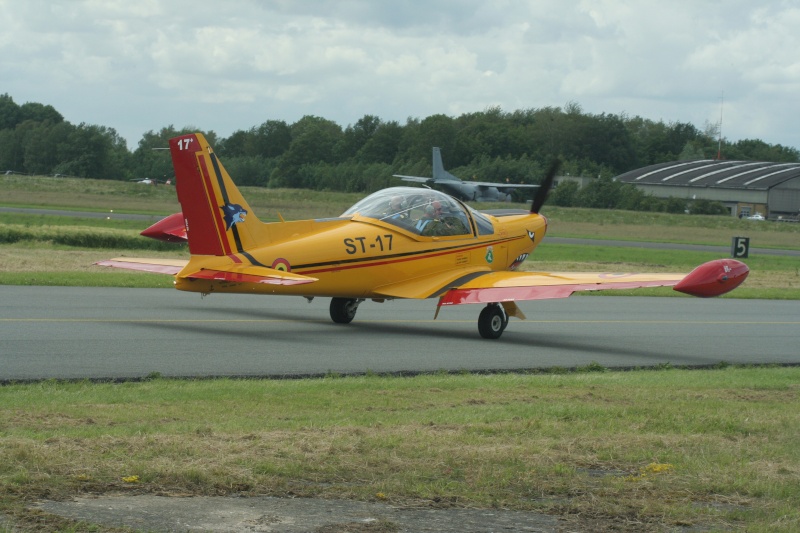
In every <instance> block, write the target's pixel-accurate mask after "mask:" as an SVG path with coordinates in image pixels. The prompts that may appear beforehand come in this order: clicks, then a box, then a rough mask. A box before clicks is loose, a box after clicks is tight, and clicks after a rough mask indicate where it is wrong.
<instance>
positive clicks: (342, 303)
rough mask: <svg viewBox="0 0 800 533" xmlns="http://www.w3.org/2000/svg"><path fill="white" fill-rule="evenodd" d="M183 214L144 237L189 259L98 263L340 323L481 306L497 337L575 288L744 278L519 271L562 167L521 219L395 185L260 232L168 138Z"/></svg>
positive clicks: (210, 158) (237, 200) (204, 151)
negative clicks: (324, 309) (378, 308)
mask: <svg viewBox="0 0 800 533" xmlns="http://www.w3.org/2000/svg"><path fill="white" fill-rule="evenodd" d="M169 148H170V152H171V154H172V162H173V165H174V167H175V177H176V189H177V193H178V200H179V201H180V204H181V208H182V214H175V215H172V216H171V217H167V218H166V219H164V220H163V221H161V222H158V223H156V224H154V225H153V226H152V227H150V228H148V229H147V230H145V231H144V232H143V234H144V235H147V236H149V237H154V238H160V239H164V240H169V241H173V242H180V241H183V240H188V243H189V252H190V259H189V260H188V261H186V260H164V259H136V258H124V257H123V258H116V259H111V260H108V261H102V262H100V263H98V264H99V265H102V266H112V267H120V268H127V269H133V270H144V271H149V272H158V273H165V274H172V275H174V276H175V282H174V283H175V288H176V289H179V290H183V291H192V292H199V293H203V294H210V293H246V294H252V293H258V294H276V295H293V296H303V297H305V298H307V299H309V301H310V300H312V299H313V298H315V297H318V296H319V297H330V298H331V303H330V316H331V319H332V320H333V321H334V322H337V323H341V324H347V323H350V322H351V321H352V320H353V318H354V317H355V314H356V310H357V308H358V306H359V304H360V303H361V302H363V301H365V300H367V299H370V300H373V301H376V302H383V301H386V300H392V299H400V298H415V299H426V298H436V299H438V305H437V307H436V313H435V314H434V317H433V318H434V319H435V318H436V317H437V316H438V314H439V311H440V309H441V308H442V307H444V306H450V305H459V304H483V305H484V306H485V307H484V308H483V310H482V311H481V313H480V316H479V318H478V331H479V333H480V335H481V336H482V337H484V338H487V339H497V338H499V337H500V336H501V335H502V333H503V331H504V330H505V328H506V326H507V324H508V320H509V317H512V316H513V317H517V318H520V319H524V318H525V315H524V314H523V313H522V311H521V310H520V309H519V307H517V303H516V302H518V301H522V300H539V299H547V298H565V297H567V296H569V295H570V294H572V293H573V292H575V291H585V290H599V289H627V288H638V287H655V286H674V289H675V290H679V291H681V292H685V293H688V294H692V295H695V296H701V297H708V296H717V295H720V294H724V293H726V292H728V291H730V290H732V289H734V288H736V287H737V286H738V285H739V284H741V283H742V281H744V279H745V278H746V277H747V275H748V272H749V270H748V268H747V266H746V265H745V264H743V263H741V262H739V261H736V260H733V259H718V260H715V261H709V262H708V263H704V264H703V265H701V266H699V267H697V268H696V269H694V270H693V271H692V272H691V273H689V274H688V275H687V274H646V273H580V272H524V271H517V270H516V269H517V267H519V266H520V265H521V264H522V263H523V262H524V261H525V260H526V259H527V258H528V256H529V254H530V253H531V252H532V251H533V250H534V248H536V246H537V245H538V244H539V243H541V242H542V239H543V238H544V235H545V232H546V231H547V219H546V218H545V217H544V216H542V215H540V214H539V210H540V209H541V207H542V204H544V201H545V198H546V195H547V190H548V189H549V188H550V187H551V186H552V182H553V178H554V177H555V174H556V171H557V167H558V164H557V163H554V164H553V165H552V166H551V168H550V169H549V171H548V173H547V175H546V177H545V179H544V180H543V182H542V184H541V187H540V188H539V189H537V193H536V196H535V197H534V199H533V201H532V203H531V209H530V211H527V210H498V211H486V212H478V211H476V210H475V209H472V208H471V207H469V206H467V205H466V204H464V203H462V202H460V201H458V200H456V199H454V198H453V197H451V196H448V195H446V194H444V193H442V192H439V191H434V190H429V189H423V188H416V187H392V188H389V189H384V190H381V191H378V192H376V193H374V194H371V195H369V196H367V197H366V198H364V199H363V200H361V201H359V202H358V203H356V204H355V205H353V206H352V207H351V208H350V209H348V210H347V211H345V212H344V213H343V214H342V215H341V216H339V217H337V218H332V219H317V220H299V221H283V220H281V221H280V222H273V223H264V222H261V221H260V220H259V219H258V218H257V217H256V215H255V213H253V210H252V209H251V208H250V206H249V205H248V204H247V201H246V200H245V199H244V197H242V195H241V193H240V192H239V189H237V187H236V185H234V183H233V181H232V180H231V178H230V176H229V175H228V173H227V172H226V171H225V169H224V168H223V166H222V163H221V162H220V161H219V159H218V158H217V156H216V154H215V153H214V151H213V150H212V148H211V146H209V144H208V143H207V142H206V139H205V138H204V137H203V135H202V134H200V133H194V134H190V135H183V136H180V137H176V138H174V139H171V140H170V141H169Z"/></svg>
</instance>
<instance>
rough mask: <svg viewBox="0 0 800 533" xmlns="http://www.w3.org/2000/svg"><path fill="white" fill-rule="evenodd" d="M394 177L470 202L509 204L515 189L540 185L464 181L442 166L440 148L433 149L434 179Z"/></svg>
mask: <svg viewBox="0 0 800 533" xmlns="http://www.w3.org/2000/svg"><path fill="white" fill-rule="evenodd" d="M393 177H395V178H400V179H402V180H403V181H413V182H415V183H422V184H424V185H427V186H428V187H438V188H440V189H442V190H443V191H444V192H446V193H447V194H449V195H450V196H454V197H456V198H458V199H459V200H462V201H465V202H468V201H470V200H474V201H477V202H508V201H510V200H511V192H512V191H514V190H515V189H533V188H537V187H539V186H538V185H529V184H526V183H492V182H485V181H464V180H462V179H460V178H457V177H455V176H453V175H452V174H450V173H449V172H447V171H446V170H445V169H444V164H442V151H441V150H440V149H439V147H438V146H434V147H433V177H432V178H425V177H422V176H403V175H401V174H394V175H393Z"/></svg>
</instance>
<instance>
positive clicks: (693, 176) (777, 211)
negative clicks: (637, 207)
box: [615, 159, 800, 220]
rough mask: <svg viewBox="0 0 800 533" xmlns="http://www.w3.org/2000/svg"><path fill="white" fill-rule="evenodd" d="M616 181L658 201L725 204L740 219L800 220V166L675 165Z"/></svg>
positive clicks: (739, 163)
mask: <svg viewBox="0 0 800 533" xmlns="http://www.w3.org/2000/svg"><path fill="white" fill-rule="evenodd" d="M615 179H617V180H619V181H621V182H624V183H632V184H633V185H636V186H637V187H639V188H640V189H642V190H643V191H644V192H646V193H648V194H650V195H652V196H655V197H657V198H670V197H672V198H686V199H697V200H700V199H704V200H712V201H717V202H721V203H722V204H723V205H725V206H726V207H727V208H728V209H729V210H730V212H731V215H733V216H738V217H746V216H750V215H754V214H756V213H760V214H762V215H764V217H766V218H768V219H770V220H797V218H798V214H800V163H769V162H763V161H725V160H718V159H702V160H695V161H673V162H671V163H660V164H658V165H651V166H649V167H644V168H640V169H637V170H632V171H630V172H626V173H625V174H621V175H619V176H617V177H616V178H615Z"/></svg>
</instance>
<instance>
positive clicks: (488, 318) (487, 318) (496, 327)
mask: <svg viewBox="0 0 800 533" xmlns="http://www.w3.org/2000/svg"><path fill="white" fill-rule="evenodd" d="M507 325H508V315H507V314H506V311H505V309H503V306H502V305H500V304H488V305H487V306H486V307H484V308H483V311H481V314H480V316H479V317H478V332H479V333H480V334H481V337H483V338H484V339H499V338H500V335H502V334H503V331H505V329H506V326H507Z"/></svg>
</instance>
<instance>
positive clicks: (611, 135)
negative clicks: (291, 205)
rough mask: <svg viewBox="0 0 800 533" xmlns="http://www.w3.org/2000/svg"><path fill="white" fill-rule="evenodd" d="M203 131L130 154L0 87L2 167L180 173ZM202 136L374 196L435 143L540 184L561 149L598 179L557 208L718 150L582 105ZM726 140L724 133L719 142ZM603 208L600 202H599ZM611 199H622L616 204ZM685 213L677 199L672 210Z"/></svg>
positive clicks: (265, 163)
mask: <svg viewBox="0 0 800 533" xmlns="http://www.w3.org/2000/svg"><path fill="white" fill-rule="evenodd" d="M193 131H203V130H202V129H196V128H194V127H190V128H183V129H176V128H175V127H174V126H172V125H170V126H166V127H164V128H162V129H161V130H160V131H157V132H155V131H152V130H151V131H148V132H146V133H145V134H144V135H143V136H142V139H141V140H140V141H139V143H138V146H137V147H136V148H135V149H134V150H132V151H131V150H129V149H128V147H127V145H126V142H125V140H124V139H122V138H121V137H120V136H119V135H118V134H117V132H116V131H115V130H114V129H113V128H110V127H106V126H98V125H91V124H85V123H81V124H78V125H74V124H71V123H70V122H68V121H65V120H64V118H63V116H62V115H61V114H60V113H59V112H58V111H57V110H56V109H54V108H53V107H52V106H50V105H44V104H41V103H31V102H29V103H25V104H22V105H18V104H17V103H15V102H14V100H13V99H12V98H11V97H10V96H9V95H8V94H3V95H0V172H3V171H5V170H13V171H18V172H22V173H26V174H63V175H70V176H77V177H87V178H98V179H116V180H129V179H144V178H154V179H163V178H165V177H166V178H169V177H171V176H172V173H173V171H172V163H171V161H170V158H169V154H168V152H166V151H164V150H156V149H157V148H161V149H163V148H165V147H166V146H167V141H168V139H170V138H171V137H175V136H177V135H182V134H184V133H190V132H193ZM203 133H204V134H205V135H206V138H207V139H208V140H209V142H210V143H211V145H212V146H214V147H215V150H216V152H217V153H218V154H219V155H220V157H222V158H223V160H224V164H225V166H226V168H227V169H228V171H229V172H230V173H231V175H232V176H234V178H235V179H236V181H237V183H240V184H242V185H252V186H263V187H290V188H309V189H317V190H331V191H347V192H361V193H368V192H372V191H375V190H377V189H380V188H383V187H387V186H391V185H397V184H398V181H397V179H396V178H392V174H407V175H417V176H430V175H431V148H432V147H433V146H438V147H440V148H441V149H442V155H443V158H444V163H445V166H446V168H447V169H448V170H449V171H451V172H452V173H453V174H455V175H457V176H459V177H461V178H463V179H473V178H476V179H480V180H481V181H498V182H503V181H506V180H507V181H509V182H514V183H537V182H538V181H539V180H540V179H541V177H542V175H543V174H544V172H545V169H546V167H547V165H548V163H549V161H551V160H552V159H553V158H554V157H558V158H560V159H561V161H562V162H563V164H562V167H561V173H562V174H569V175H573V176H589V177H593V178H597V179H596V180H594V181H593V183H592V184H590V186H588V187H585V188H584V189H588V191H586V190H584V189H581V190H580V191H579V190H577V188H575V187H572V186H567V187H564V188H563V189H562V188H561V187H559V189H561V191H558V190H557V191H556V192H557V193H558V194H557V195H554V198H553V201H556V202H559V203H561V205H585V206H587V207H595V206H597V207H620V208H622V207H625V208H633V209H654V208H655V209H658V210H665V209H666V208H665V206H664V205H660V206H654V205H650V206H649V207H648V204H653V202H651V201H650V200H648V199H647V198H646V197H643V196H641V195H637V194H636V193H634V192H632V191H631V190H630V189H628V188H626V187H625V186H624V185H623V184H619V183H617V182H615V181H614V180H612V179H611V178H612V177H613V176H616V175H619V174H622V173H624V172H627V171H629V170H633V169H636V168H640V167H643V166H647V165H651V164H656V163H661V162H667V161H675V160H687V159H699V158H714V157H716V155H717V151H718V138H717V134H718V130H717V128H716V125H713V124H706V125H705V127H704V129H703V130H702V131H701V130H699V129H698V128H697V127H695V126H694V125H692V124H689V123H683V122H671V123H665V122H663V121H653V120H649V119H644V118H641V117H639V116H635V117H630V116H627V115H624V114H623V115H616V114H607V113H601V114H590V113H585V112H584V111H583V110H582V109H581V107H580V105H579V104H577V103H574V102H570V103H568V104H567V105H565V106H564V107H563V108H561V107H543V108H536V109H523V110H517V111H512V112H507V111H503V110H501V109H500V108H498V107H493V108H488V109H486V110H484V111H480V112H474V113H465V114H462V115H460V116H458V117H451V116H447V115H443V114H437V115H432V116H429V117H426V118H422V119H420V118H408V119H407V120H406V121H405V123H404V124H401V123H399V122H397V121H386V120H383V119H381V118H380V117H377V116H374V115H365V116H363V117H362V118H361V119H359V120H358V121H357V122H356V123H355V124H350V125H347V126H346V127H342V126H340V125H339V124H337V123H335V122H333V121H331V120H328V119H325V118H322V117H318V116H312V115H307V116H304V117H302V118H301V119H300V120H298V121H297V122H295V123H292V124H289V123H287V122H285V121H282V120H266V121H265V122H263V123H262V124H260V125H255V126H252V127H250V128H249V129H246V130H238V131H235V132H234V133H233V134H231V135H230V136H229V137H227V138H220V137H219V136H218V135H217V134H216V133H214V132H213V131H204V132H203ZM723 141H724V139H723ZM722 152H723V156H724V158H725V159H736V160H758V161H774V162H797V161H799V160H800V152H798V150H797V149H795V148H791V147H784V146H781V145H770V144H767V143H765V142H763V141H761V140H758V139H746V140H741V141H738V142H736V143H727V142H723V149H722ZM593 204H597V205H593ZM609 204H614V205H609ZM675 209H676V210H677V207H675Z"/></svg>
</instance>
